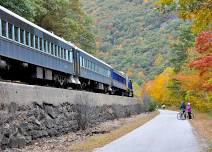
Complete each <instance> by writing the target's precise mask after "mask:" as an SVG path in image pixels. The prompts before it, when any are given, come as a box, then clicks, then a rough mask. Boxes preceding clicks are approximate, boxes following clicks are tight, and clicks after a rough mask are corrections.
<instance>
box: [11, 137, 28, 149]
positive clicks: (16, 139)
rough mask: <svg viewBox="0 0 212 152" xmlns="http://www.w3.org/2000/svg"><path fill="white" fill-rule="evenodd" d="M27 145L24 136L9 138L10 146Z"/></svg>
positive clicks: (19, 146)
mask: <svg viewBox="0 0 212 152" xmlns="http://www.w3.org/2000/svg"><path fill="white" fill-rule="evenodd" d="M25 145H26V141H25V138H24V136H21V135H19V136H16V137H15V136H11V137H10V139H9V147H10V148H23V147H24V146H25Z"/></svg>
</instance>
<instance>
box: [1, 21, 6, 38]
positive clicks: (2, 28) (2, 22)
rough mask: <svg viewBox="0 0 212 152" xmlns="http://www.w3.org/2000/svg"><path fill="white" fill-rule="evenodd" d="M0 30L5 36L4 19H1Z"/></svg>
mask: <svg viewBox="0 0 212 152" xmlns="http://www.w3.org/2000/svg"><path fill="white" fill-rule="evenodd" d="M1 30H2V33H1V34H2V36H4V37H6V22H5V21H4V20H1Z"/></svg>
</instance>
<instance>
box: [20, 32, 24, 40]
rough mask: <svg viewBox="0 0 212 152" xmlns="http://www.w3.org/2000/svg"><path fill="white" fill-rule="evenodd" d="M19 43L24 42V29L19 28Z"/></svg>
mask: <svg viewBox="0 0 212 152" xmlns="http://www.w3.org/2000/svg"><path fill="white" fill-rule="evenodd" d="M20 43H22V44H24V30H22V29H20Z"/></svg>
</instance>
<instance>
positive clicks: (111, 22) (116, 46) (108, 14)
mask: <svg viewBox="0 0 212 152" xmlns="http://www.w3.org/2000/svg"><path fill="white" fill-rule="evenodd" d="M155 1H156V0H149V1H147V0H144V1H143V0H93V1H88V0H81V3H82V5H83V7H84V10H85V11H86V12H87V14H88V15H90V16H91V17H92V18H93V21H94V23H95V29H96V33H97V34H96V43H97V48H98V52H97V56H98V57H100V58H102V59H103V60H104V61H106V62H108V63H109V64H111V65H113V67H115V68H117V69H118V70H121V71H124V72H127V73H128V75H130V77H132V78H133V79H134V81H136V82H137V83H139V84H142V83H143V81H145V80H149V79H152V78H153V77H154V76H155V75H157V74H158V73H160V72H162V71H163V69H164V68H165V67H167V66H168V65H169V58H170V51H169V50H170V44H171V43H170V42H172V41H173V40H175V39H176V38H177V35H178V34H179V28H180V24H182V23H183V22H182V21H181V20H180V19H178V18H177V17H176V16H175V15H174V14H172V13H164V14H163V13H161V12H160V11H159V9H157V8H156V7H155V5H154V3H155Z"/></svg>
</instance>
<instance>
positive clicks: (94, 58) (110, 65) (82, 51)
mask: <svg viewBox="0 0 212 152" xmlns="http://www.w3.org/2000/svg"><path fill="white" fill-rule="evenodd" d="M77 50H79V51H81V52H83V53H85V54H86V55H88V56H90V57H92V58H94V59H95V60H97V61H99V62H101V63H102V64H104V65H106V66H108V67H110V68H113V67H112V66H111V65H109V64H107V63H105V62H104V61H102V60H100V59H98V58H96V57H95V56H93V55H91V54H89V53H88V52H86V51H84V50H82V49H80V48H77Z"/></svg>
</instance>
